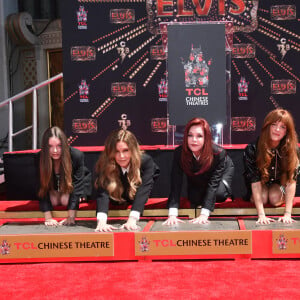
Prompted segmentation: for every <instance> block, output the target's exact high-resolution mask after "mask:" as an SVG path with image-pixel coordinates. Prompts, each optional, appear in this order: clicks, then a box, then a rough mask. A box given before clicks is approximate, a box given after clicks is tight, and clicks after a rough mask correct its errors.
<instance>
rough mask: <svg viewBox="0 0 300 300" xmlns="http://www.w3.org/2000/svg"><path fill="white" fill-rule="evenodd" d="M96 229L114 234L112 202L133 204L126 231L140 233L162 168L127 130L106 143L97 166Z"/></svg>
mask: <svg viewBox="0 0 300 300" xmlns="http://www.w3.org/2000/svg"><path fill="white" fill-rule="evenodd" d="M96 173H97V179H96V188H97V198H96V200H97V228H96V230H95V231H112V230H113V229H117V228H116V227H114V226H112V225H109V224H107V213H108V209H109V202H110V201H112V202H113V203H115V204H124V203H128V204H132V208H131V212H130V214H129V218H128V220H127V222H126V223H125V224H124V225H123V226H122V227H123V228H125V229H127V230H137V228H138V226H137V221H138V220H139V218H140V215H141V213H142V212H143V210H144V205H145V203H146V202H147V200H148V197H149V195H150V192H151V190H152V186H153V183H154V180H155V179H156V178H157V176H158V175H159V168H158V167H157V165H156V164H155V163H154V161H153V159H152V158H151V157H150V156H149V155H147V154H145V153H142V151H141V150H140V147H139V144H138V142H137V139H136V137H135V136H134V134H133V133H131V132H130V131H128V130H123V129H120V130H116V131H113V132H112V133H111V134H110V135H109V136H108V138H107V139H106V141H105V150H104V152H103V153H102V154H101V155H100V157H99V160H98V162H97V164H96Z"/></svg>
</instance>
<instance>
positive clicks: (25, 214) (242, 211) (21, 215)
mask: <svg viewBox="0 0 300 300" xmlns="http://www.w3.org/2000/svg"><path fill="white" fill-rule="evenodd" d="M284 209H285V208H284V207H276V208H265V213H266V215H273V216H276V215H283V213H284ZM200 211H201V209H196V210H194V209H179V210H178V216H179V217H189V218H195V217H196V216H199V214H200ZM129 213H130V210H128V209H127V210H110V211H109V213H108V217H110V218H113V217H128V216H129ZM52 215H53V217H54V218H66V217H67V216H68V212H67V211H58V210H56V211H55V210H54V211H53V212H52ZM256 215H257V211H256V209H255V208H217V209H215V210H214V211H213V212H212V213H211V216H212V217H215V216H233V217H239V216H256ZM292 215H300V207H294V208H293V213H292ZM143 216H144V217H148V218H151V217H167V216H168V209H146V210H144V213H143ZM0 218H1V219H27V218H28V219H30V218H31V219H35V218H44V214H43V213H42V212H40V211H0ZM77 218H96V211H95V210H79V211H77Z"/></svg>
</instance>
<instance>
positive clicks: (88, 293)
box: [0, 260, 300, 300]
mask: <svg viewBox="0 0 300 300" xmlns="http://www.w3.org/2000/svg"><path fill="white" fill-rule="evenodd" d="M0 271H1V274H2V276H1V283H0V288H1V298H2V299H23V300H24V299H57V298H59V299H143V300H144V299H300V289H299V278H300V260H259V261H258V260H252V261H250V260H236V261H180V262H179V261H169V262H117V263H50V264H24V265H20V264H16V265H0Z"/></svg>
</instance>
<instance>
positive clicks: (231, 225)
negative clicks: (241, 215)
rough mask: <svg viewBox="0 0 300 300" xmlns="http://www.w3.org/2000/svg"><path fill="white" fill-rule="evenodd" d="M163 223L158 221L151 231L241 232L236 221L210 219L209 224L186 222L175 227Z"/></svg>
mask: <svg viewBox="0 0 300 300" xmlns="http://www.w3.org/2000/svg"><path fill="white" fill-rule="evenodd" d="M163 222H164V221H156V222H155V223H154V225H153V226H152V227H151V231H195V230H239V225H238V222H237V221H236V220H234V219H222V220H214V219H210V222H209V223H208V224H192V223H189V222H188V221H185V223H180V224H178V225H173V226H165V225H162V223H163Z"/></svg>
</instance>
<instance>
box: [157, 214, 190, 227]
mask: <svg viewBox="0 0 300 300" xmlns="http://www.w3.org/2000/svg"><path fill="white" fill-rule="evenodd" d="M178 223H185V222H184V221H182V220H180V219H178V218H177V217H176V216H169V218H168V219H167V220H166V221H165V222H163V223H162V224H163V225H167V226H172V225H177V224H178Z"/></svg>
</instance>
